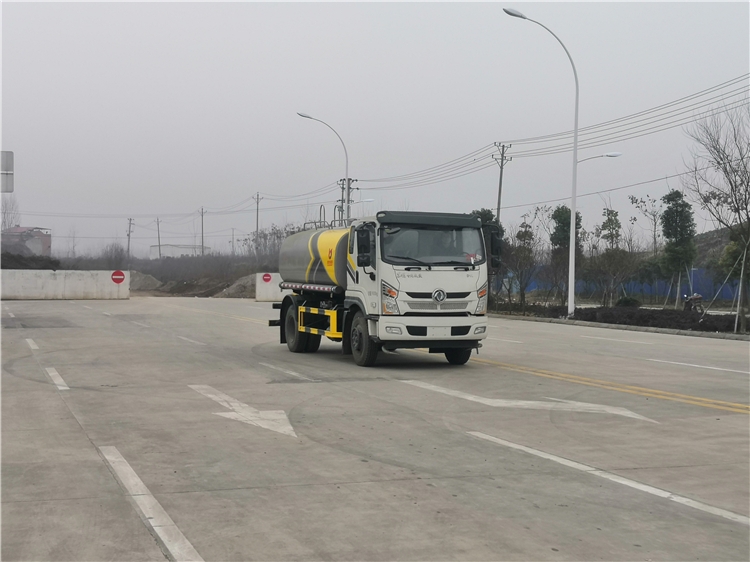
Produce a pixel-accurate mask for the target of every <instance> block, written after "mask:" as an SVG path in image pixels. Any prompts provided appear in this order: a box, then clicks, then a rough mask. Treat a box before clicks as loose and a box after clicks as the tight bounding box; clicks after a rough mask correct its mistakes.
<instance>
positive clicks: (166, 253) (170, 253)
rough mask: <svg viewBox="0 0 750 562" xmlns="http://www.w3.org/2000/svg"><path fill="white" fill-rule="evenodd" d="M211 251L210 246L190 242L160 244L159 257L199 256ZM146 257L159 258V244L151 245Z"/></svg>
mask: <svg viewBox="0 0 750 562" xmlns="http://www.w3.org/2000/svg"><path fill="white" fill-rule="evenodd" d="M210 253H211V248H209V247H208V246H203V250H202V251H201V246H200V245H198V246H195V245H192V244H162V245H161V257H163V258H181V257H182V256H200V255H202V254H205V255H208V254H210ZM148 257H149V258H150V259H152V260H158V259H159V246H158V245H157V246H151V248H150V249H149V253H148Z"/></svg>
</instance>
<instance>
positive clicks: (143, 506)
mask: <svg viewBox="0 0 750 562" xmlns="http://www.w3.org/2000/svg"><path fill="white" fill-rule="evenodd" d="M99 451H100V452H101V454H102V456H104V458H105V459H106V461H107V462H108V463H109V466H110V467H111V468H112V471H113V472H114V474H115V477H116V478H117V480H118V481H119V482H120V484H121V485H122V487H123V488H125V491H126V492H127V494H128V496H129V497H130V498H131V499H132V500H133V502H134V504H135V505H136V507H137V509H138V511H139V514H140V516H141V519H142V520H143V522H144V524H145V525H146V526H147V527H149V528H150V529H151V530H153V532H154V533H156V536H157V538H158V539H159V541H160V542H161V544H162V546H163V548H164V549H165V550H166V551H167V554H168V555H169V557H170V558H171V559H172V560H179V561H181V562H182V561H184V562H203V558H202V557H201V555H200V554H198V552H197V551H196V550H195V548H193V545H192V544H190V542H189V541H188V540H187V539H186V538H185V535H183V534H182V531H180V529H178V528H177V525H175V524H174V521H172V518H171V517H170V516H169V515H168V514H167V512H166V511H164V508H163V507H162V506H161V504H160V503H159V502H158V501H157V500H156V498H155V497H154V496H153V495H152V494H151V492H150V491H149V490H148V488H147V487H146V485H145V484H144V483H143V482H142V481H141V479H140V478H139V477H138V475H137V474H136V473H135V471H134V470H133V469H132V467H131V466H130V464H129V463H128V461H126V460H125V458H124V457H123V456H122V455H121V454H120V452H119V451H118V450H117V448H116V447H99Z"/></svg>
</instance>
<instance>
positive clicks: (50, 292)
mask: <svg viewBox="0 0 750 562" xmlns="http://www.w3.org/2000/svg"><path fill="white" fill-rule="evenodd" d="M0 281H2V299H3V300H24V299H26V300H46V299H66V300H73V299H129V298H130V272H129V271H125V281H123V282H122V283H120V284H117V283H115V282H114V281H112V272H111V271H50V270H46V269H3V270H2V272H1V273H0Z"/></svg>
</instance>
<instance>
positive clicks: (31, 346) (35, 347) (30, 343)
mask: <svg viewBox="0 0 750 562" xmlns="http://www.w3.org/2000/svg"><path fill="white" fill-rule="evenodd" d="M26 343H27V344H29V347H30V348H31V349H39V346H38V345H37V344H36V343H35V342H34V340H32V339H30V338H27V339H26Z"/></svg>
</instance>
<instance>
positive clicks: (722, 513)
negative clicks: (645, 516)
mask: <svg viewBox="0 0 750 562" xmlns="http://www.w3.org/2000/svg"><path fill="white" fill-rule="evenodd" d="M467 433H468V434H469V435H473V436H474V437H478V438H479V439H484V440H486V441H491V442H492V443H497V444H498V445H504V446H505V447H510V448H511V449H517V450H519V451H524V452H525V453H529V454H530V455H535V456H537V457H541V458H543V459H547V460H551V461H554V462H556V463H559V464H562V465H565V466H567V467H569V468H574V469H576V470H580V471H582V472H586V473H588V474H591V475H593V476H599V477H600V478H606V479H607V480H611V481H613V482H617V483H619V484H624V485H625V486H630V487H631V488H635V489H636V490H640V491H642V492H646V493H649V494H653V495H654V496H658V497H660V498H664V499H667V500H670V501H673V502H677V503H680V504H682V505H686V506H688V507H692V508H695V509H700V510H701V511H705V512H706V513H711V514H712V515H718V516H719V517H724V518H725V519H729V520H730V521H735V522H737V523H742V524H743V525H750V518H748V517H746V516H744V515H740V514H739V513H734V512H731V511H727V510H726V509H721V508H719V507H714V506H712V505H708V504H705V503H702V502H699V501H695V500H691V499H690V498H685V497H683V496H678V495H676V494H673V493H672V492H668V491H667V490H662V489H660V488H654V487H653V486H649V485H648V484H641V483H640V482H636V481H635V480H630V479H629V478H624V477H622V476H618V475H617V474H612V473H611V472H606V471H604V470H599V469H598V468H595V467H593V466H588V465H586V464H581V463H578V462H575V461H571V460H568V459H565V458H562V457H558V456H556V455H552V454H550V453H545V452H544V451H540V450H538V449H532V448H530V447H525V446H523V445H519V444H518V443H512V442H511V441H505V440H504V439H498V438H497V437H492V436H491V435H487V434H486V433H481V432H479V431H468V432H467Z"/></svg>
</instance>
